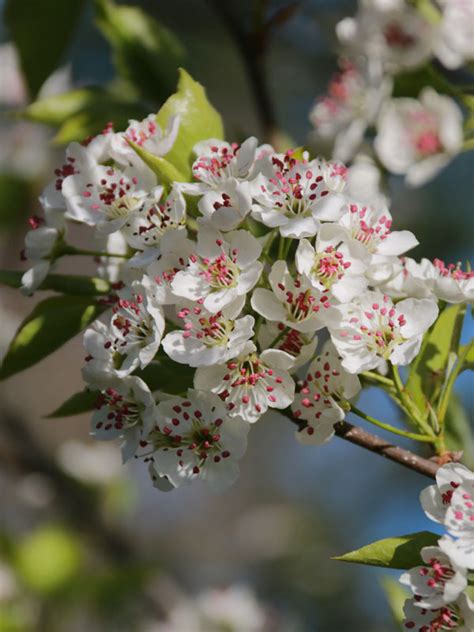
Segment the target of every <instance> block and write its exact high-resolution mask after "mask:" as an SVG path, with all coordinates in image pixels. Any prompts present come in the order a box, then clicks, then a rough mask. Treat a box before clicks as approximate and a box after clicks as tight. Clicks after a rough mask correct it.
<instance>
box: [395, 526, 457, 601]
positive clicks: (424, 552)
mask: <svg viewBox="0 0 474 632" xmlns="http://www.w3.org/2000/svg"><path fill="white" fill-rule="evenodd" d="M452 544H453V541H452V540H450V538H449V537H448V536H444V537H442V538H441V539H440V540H439V542H438V546H425V547H423V548H422V549H421V552H420V554H421V558H422V560H423V562H424V565H423V566H416V567H415V568H412V569H410V570H409V571H407V572H406V573H403V575H402V576H401V577H400V583H401V584H404V585H405V586H408V587H409V588H410V590H411V591H412V592H413V594H414V595H416V596H417V597H418V599H417V601H416V603H415V605H416V606H417V607H418V608H428V609H430V610H434V609H436V608H441V607H442V606H444V605H445V604H449V603H451V602H453V601H456V599H457V598H458V597H459V595H460V594H461V593H462V592H463V590H464V589H465V588H466V586H467V577H466V575H467V572H466V568H463V567H461V566H458V565H457V564H456V563H455V562H453V560H452V559H451V557H450V545H452Z"/></svg>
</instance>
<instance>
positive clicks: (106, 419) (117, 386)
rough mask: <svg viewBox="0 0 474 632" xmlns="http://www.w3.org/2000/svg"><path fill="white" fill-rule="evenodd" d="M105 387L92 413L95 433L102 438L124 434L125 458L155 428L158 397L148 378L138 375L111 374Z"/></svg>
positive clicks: (103, 386) (92, 428)
mask: <svg viewBox="0 0 474 632" xmlns="http://www.w3.org/2000/svg"><path fill="white" fill-rule="evenodd" d="M101 388H102V390H101V392H100V394H99V396H98V398H97V401H96V404H95V410H94V413H93V415H92V422H91V435H92V436H93V437H94V439H98V440H99V441H110V440H113V439H117V438H120V439H121V440H122V457H123V460H124V462H125V461H127V460H128V459H130V458H131V457H132V456H133V455H134V454H135V452H136V451H137V449H138V447H139V443H140V441H141V440H143V438H144V437H145V436H147V435H148V433H149V432H150V431H151V429H152V428H153V425H154V423H155V418H156V412H155V400H154V399H153V396H152V394H151V393H150V390H149V388H148V386H147V385H146V384H145V382H144V381H143V380H142V379H140V378H139V377H137V376H135V375H130V376H127V377H121V378H120V379H117V378H111V379H110V380H109V381H108V382H104V383H103V384H102V387H101Z"/></svg>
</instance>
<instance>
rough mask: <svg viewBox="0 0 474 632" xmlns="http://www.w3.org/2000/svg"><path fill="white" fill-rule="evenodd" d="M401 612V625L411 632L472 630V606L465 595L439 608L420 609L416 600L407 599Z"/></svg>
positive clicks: (473, 616) (473, 610)
mask: <svg viewBox="0 0 474 632" xmlns="http://www.w3.org/2000/svg"><path fill="white" fill-rule="evenodd" d="M403 612H404V614H405V619H404V621H403V625H404V626H405V628H406V629H407V630H413V632H438V631H441V630H454V631H455V632H472V630H473V629H474V604H473V603H472V602H471V600H470V599H469V597H468V596H467V595H466V594H465V593H461V595H460V596H459V598H458V599H457V601H454V602H451V603H450V604H446V605H444V606H441V607H439V608H421V607H419V606H418V599H417V597H414V598H413V599H407V601H406V602H405V605H404V608H403Z"/></svg>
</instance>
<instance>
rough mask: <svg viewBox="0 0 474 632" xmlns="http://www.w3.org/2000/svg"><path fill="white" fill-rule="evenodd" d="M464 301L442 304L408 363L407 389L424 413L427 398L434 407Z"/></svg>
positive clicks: (457, 336)
mask: <svg viewBox="0 0 474 632" xmlns="http://www.w3.org/2000/svg"><path fill="white" fill-rule="evenodd" d="M463 310H465V305H463V304H462V303H460V304H459V305H452V306H451V307H447V308H445V309H444V310H443V311H442V312H441V314H440V316H439V318H438V320H437V321H436V323H435V324H434V326H433V327H432V329H431V330H430V331H428V332H427V333H426V334H425V338H424V340H423V345H422V347H421V350H420V353H419V354H418V356H417V358H416V360H415V361H414V362H413V363H412V365H411V366H410V371H409V374H408V380H407V384H406V388H407V391H408V392H409V394H410V395H411V397H412V399H413V401H414V402H415V404H416V405H417V406H418V408H419V409H420V411H421V412H422V413H424V414H425V415H427V414H428V412H429V411H428V407H427V401H429V402H431V405H432V406H433V407H434V404H435V403H436V399H437V395H439V387H440V386H441V385H442V383H443V381H444V377H445V371H446V366H447V364H448V360H449V355H450V352H451V351H457V344H458V341H459V332H460V323H459V320H460V317H461V325H462V317H463V315H464V313H463Z"/></svg>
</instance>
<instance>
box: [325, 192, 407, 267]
mask: <svg viewBox="0 0 474 632" xmlns="http://www.w3.org/2000/svg"><path fill="white" fill-rule="evenodd" d="M338 225H339V226H340V232H339V234H338V233H337V231H336V230H335V229H333V230H334V234H333V239H337V238H338V237H339V238H340V241H344V242H348V241H350V240H355V241H358V242H359V243H361V244H362V245H363V246H365V248H366V249H367V250H368V252H369V253H371V254H372V255H384V256H387V255H401V254H404V253H405V252H407V250H410V249H411V248H414V247H415V246H417V245H418V240H417V239H416V237H415V235H414V234H413V233H412V232H410V231H409V230H399V231H392V229H391V228H392V216H391V214H390V211H389V210H388V209H387V208H386V207H379V208H376V207H372V206H364V205H362V204H357V203H354V202H352V203H350V204H348V205H347V206H346V210H345V213H344V214H343V215H342V217H341V218H340V220H339V222H338Z"/></svg>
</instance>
